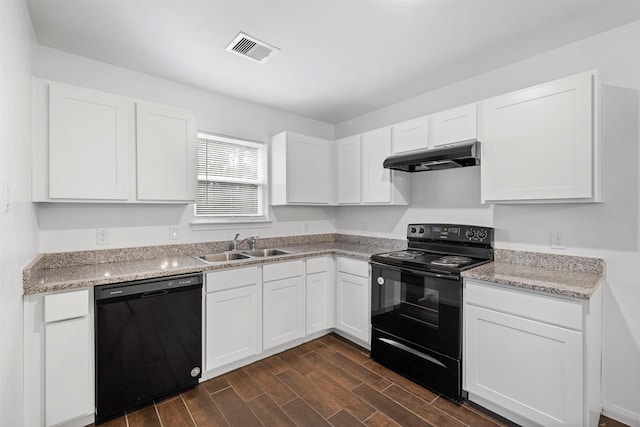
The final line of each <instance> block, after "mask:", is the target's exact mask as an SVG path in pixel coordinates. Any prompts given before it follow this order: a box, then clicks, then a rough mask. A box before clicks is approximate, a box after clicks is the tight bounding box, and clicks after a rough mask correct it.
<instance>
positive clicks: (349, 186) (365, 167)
mask: <svg viewBox="0 0 640 427" xmlns="http://www.w3.org/2000/svg"><path fill="white" fill-rule="evenodd" d="M336 154H337V155H336V157H337V170H336V175H337V178H338V179H337V201H338V204H339V205H363V204H364V205H406V204H408V203H409V197H410V181H409V178H408V176H407V174H405V173H402V172H395V171H391V170H389V169H385V168H384V167H383V166H382V164H383V162H384V159H386V158H387V157H388V156H390V155H391V128H390V127H386V128H382V129H377V130H374V131H371V132H367V133H364V134H361V135H354V136H350V137H347V138H342V139H339V140H338V141H336Z"/></svg>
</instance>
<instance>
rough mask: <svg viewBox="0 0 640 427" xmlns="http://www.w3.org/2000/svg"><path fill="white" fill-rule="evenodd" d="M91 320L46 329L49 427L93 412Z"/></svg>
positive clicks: (46, 392)
mask: <svg viewBox="0 0 640 427" xmlns="http://www.w3.org/2000/svg"><path fill="white" fill-rule="evenodd" d="M91 327H92V325H91V322H90V319H89V317H88V316H86V317H78V318H75V319H70V320H64V321H61V322H55V323H48V324H47V325H46V327H45V355H46V356H45V414H46V425H47V426H52V425H56V424H59V423H61V422H64V421H68V420H72V419H74V418H77V417H81V416H83V415H87V414H90V413H92V412H93V409H92V408H91V407H90V403H91V400H92V399H91V396H92V395H93V390H92V389H91V387H90V386H91V384H92V381H91V377H92V376H93V372H92V371H91V365H90V360H91V349H90V343H91V339H90V338H91V335H90V332H89V329H90V328H91Z"/></svg>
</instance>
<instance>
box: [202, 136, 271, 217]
mask: <svg viewBox="0 0 640 427" xmlns="http://www.w3.org/2000/svg"><path fill="white" fill-rule="evenodd" d="M264 177H265V147H264V144H262V143H259V142H252V141H244V140H241V139H234V138H229V137H223V136H218V135H212V134H207V133H198V198H197V200H196V212H195V214H196V215H197V216H213V217H264V215H265V213H264V210H265V191H264V186H265V179H264Z"/></svg>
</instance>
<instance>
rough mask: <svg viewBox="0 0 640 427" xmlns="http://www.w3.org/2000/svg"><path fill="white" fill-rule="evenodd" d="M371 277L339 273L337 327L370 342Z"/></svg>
mask: <svg viewBox="0 0 640 427" xmlns="http://www.w3.org/2000/svg"><path fill="white" fill-rule="evenodd" d="M370 313H371V309H370V307H369V278H368V277H361V276H354V275H352V274H347V273H342V272H338V273H337V284H336V329H338V330H340V331H342V332H345V333H347V334H349V335H351V336H353V337H355V338H358V339H360V340H362V341H364V342H369V330H370V325H371V315H370Z"/></svg>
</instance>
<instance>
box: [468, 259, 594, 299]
mask: <svg viewBox="0 0 640 427" xmlns="http://www.w3.org/2000/svg"><path fill="white" fill-rule="evenodd" d="M462 276H463V277H464V278H466V279H476V280H482V281H485V282H493V283H498V284H501V285H507V286H512V287H514V288H521V289H529V290H535V291H540V292H546V293H551V294H554V295H563V296H567V297H572V298H580V299H589V298H591V295H593V293H594V292H595V291H596V289H598V286H600V284H601V283H602V282H603V281H604V261H603V260H602V259H600V258H586V257H574V256H568V255H555V254H543V253H537V252H526V251H510V250H502V249H496V251H495V261H494V262H491V263H488V264H484V265H481V266H479V267H476V268H472V269H470V270H466V271H463V272H462Z"/></svg>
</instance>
